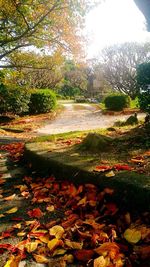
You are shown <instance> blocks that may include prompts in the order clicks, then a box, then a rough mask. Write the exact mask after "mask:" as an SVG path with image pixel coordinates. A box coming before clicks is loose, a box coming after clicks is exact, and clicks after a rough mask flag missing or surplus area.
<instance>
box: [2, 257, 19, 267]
mask: <svg viewBox="0 0 150 267" xmlns="http://www.w3.org/2000/svg"><path fill="white" fill-rule="evenodd" d="M20 261H21V256H16V257H15V256H14V255H12V256H11V257H10V259H9V260H8V261H7V262H6V264H5V265H4V267H18V266H19V262H20Z"/></svg>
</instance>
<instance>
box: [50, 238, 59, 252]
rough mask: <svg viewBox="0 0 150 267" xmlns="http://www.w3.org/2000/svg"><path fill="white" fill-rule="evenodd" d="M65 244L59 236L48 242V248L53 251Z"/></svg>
mask: <svg viewBox="0 0 150 267" xmlns="http://www.w3.org/2000/svg"><path fill="white" fill-rule="evenodd" d="M62 245H63V241H62V240H60V239H57V238H54V239H52V240H50V241H49V242H48V245H47V246H48V248H49V250H50V251H53V250H54V249H55V248H57V247H58V246H62Z"/></svg>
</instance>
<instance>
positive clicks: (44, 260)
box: [33, 254, 49, 263]
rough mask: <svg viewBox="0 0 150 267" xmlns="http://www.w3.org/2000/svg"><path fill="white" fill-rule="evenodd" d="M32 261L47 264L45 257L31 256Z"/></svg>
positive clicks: (47, 260)
mask: <svg viewBox="0 0 150 267" xmlns="http://www.w3.org/2000/svg"><path fill="white" fill-rule="evenodd" d="M33 257H34V259H35V260H36V262H38V263H48V262H49V259H47V258H46V257H45V256H42V255H37V254H33Z"/></svg>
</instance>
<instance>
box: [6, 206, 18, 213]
mask: <svg viewBox="0 0 150 267" xmlns="http://www.w3.org/2000/svg"><path fill="white" fill-rule="evenodd" d="M17 210H18V208H17V207H14V208H12V209H10V210H7V211H6V212H5V213H7V214H10V213H15V212H16V211H17Z"/></svg>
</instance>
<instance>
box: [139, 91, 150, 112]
mask: <svg viewBox="0 0 150 267" xmlns="http://www.w3.org/2000/svg"><path fill="white" fill-rule="evenodd" d="M139 104H140V109H141V110H143V111H146V112H148V113H150V92H148V91H147V92H144V93H142V94H140V95H139Z"/></svg>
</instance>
